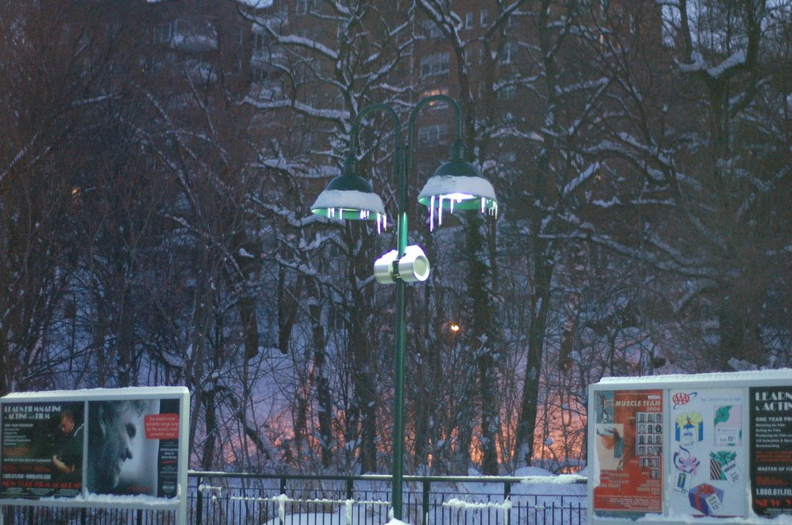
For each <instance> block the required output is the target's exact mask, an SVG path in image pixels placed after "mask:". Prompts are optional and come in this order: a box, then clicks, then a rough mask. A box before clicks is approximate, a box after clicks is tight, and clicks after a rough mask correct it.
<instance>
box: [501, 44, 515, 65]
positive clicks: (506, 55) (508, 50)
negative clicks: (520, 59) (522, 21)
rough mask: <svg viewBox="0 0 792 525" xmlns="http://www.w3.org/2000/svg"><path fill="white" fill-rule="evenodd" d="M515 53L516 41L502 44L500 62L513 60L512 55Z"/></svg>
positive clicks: (505, 62)
mask: <svg viewBox="0 0 792 525" xmlns="http://www.w3.org/2000/svg"><path fill="white" fill-rule="evenodd" d="M516 53H517V43H516V42H507V43H506V44H504V46H503V49H501V53H500V63H501V64H511V63H512V62H513V61H514V56H515V54H516Z"/></svg>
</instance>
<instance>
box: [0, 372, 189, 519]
mask: <svg viewBox="0 0 792 525" xmlns="http://www.w3.org/2000/svg"><path fill="white" fill-rule="evenodd" d="M163 401H164V402H165V404H166V406H168V407H169V408H168V409H167V410H166V412H167V413H164V412H159V407H160V406H161V405H162V402H163ZM106 402H110V403H111V404H107V403H106ZM114 402H115V404H114V405H113V404H112V403H114ZM117 402H127V403H117ZM129 402H132V403H134V405H135V406H136V407H140V408H138V409H137V417H138V418H139V422H140V423H141V424H142V425H141V428H140V430H135V431H137V432H140V433H141V438H139V439H138V440H137V443H139V444H138V445H137V446H138V447H143V446H145V447H148V449H149V450H152V451H156V452H152V453H149V454H148V456H146V457H151V456H153V458H151V459H149V460H147V461H150V462H151V461H153V462H154V465H155V467H156V468H155V469H154V470H156V471H157V472H156V473H155V474H152V475H151V476H152V478H153V479H154V480H155V481H154V483H152V485H153V487H147V488H151V490H153V491H156V492H159V491H162V490H163V489H162V487H161V486H160V485H158V484H159V483H166V489H167V493H168V494H173V495H172V496H168V497H157V496H156V495H111V494H98V493H93V492H89V490H88V480H87V478H88V477H89V474H88V471H89V468H88V467H89V466H91V467H92V468H94V470H95V469H96V467H95V466H94V465H92V464H91V465H89V462H97V463H98V460H97V459H96V451H91V453H89V440H90V437H89V436H88V434H89V432H90V431H91V428H90V425H89V423H90V424H93V425H96V424H97V423H96V421H98V419H94V420H92V421H91V422H89V419H91V418H97V417H98V415H99V414H101V413H102V410H103V408H104V407H107V406H128V405H129V404H130V403H129ZM80 404H82V407H83V408H82V410H81V412H80V414H79V415H80V417H79V421H78V424H80V423H81V424H83V425H85V426H84V427H83V429H82V432H83V436H82V437H81V438H80V440H81V441H82V458H81V468H80V473H79V474H77V476H80V481H79V487H78V488H77V490H78V491H79V493H78V494H75V495H74V496H72V497H70V496H63V495H60V494H57V495H56V496H55V497H41V498H38V497H37V496H36V495H35V494H34V495H25V496H23V497H13V496H7V495H6V490H5V489H4V488H2V487H0V507H2V506H5V505H9V506H49V507H79V508H124V509H145V510H165V511H171V510H175V511H176V518H177V523H179V524H183V525H186V523H187V490H188V476H187V470H188V462H189V451H188V439H189V412H190V394H189V391H188V389H187V388H186V387H129V388H118V389H104V388H99V389H84V390H57V391H48V392H20V393H12V394H8V395H6V396H4V397H2V398H0V467H2V466H3V465H4V464H5V463H4V462H6V461H7V460H8V459H10V458H7V457H4V451H5V450H6V446H5V445H6V443H7V441H6V438H8V440H9V441H8V443H9V450H11V449H12V448H14V447H13V445H16V439H15V438H16V437H18V436H15V438H12V436H11V435H10V434H11V432H14V433H15V434H16V433H17V432H18V433H20V434H23V435H22V437H19V441H20V442H24V443H27V444H28V445H29V444H30V443H31V442H32V441H33V440H31V439H28V438H27V436H25V435H24V434H25V429H17V428H14V424H13V423H11V422H10V418H11V417H18V418H20V419H24V418H29V419H30V418H34V417H37V418H39V419H41V420H46V422H47V426H48V427H52V425H53V424H57V419H58V418H59V417H60V416H59V414H58V413H57V412H56V411H57V410H58V409H59V407H61V406H66V407H67V408H68V407H77V408H78V410H79V407H80ZM147 407H148V408H147ZM174 408H175V409H176V411H175V412H174V411H173V410H172V409H174ZM155 409H156V411H155V412H151V413H149V412H144V411H146V410H149V411H151V410H155ZM33 410H35V411H40V412H41V414H40V415H30V414H16V413H15V412H16V411H19V412H25V411H33ZM108 417H109V416H108ZM149 418H151V419H149ZM144 419H145V422H144V421H143V420H144ZM30 420H31V421H34V420H32V419H30ZM102 421H104V420H102ZM31 425H32V423H26V424H22V423H20V424H19V425H18V426H20V427H23V426H27V427H30V426H31ZM102 425H103V424H101V423H100V424H99V426H102ZM4 429H5V430H7V432H8V434H9V435H8V436H4V435H3V430H4ZM77 430H79V429H77ZM131 432H133V433H134V431H131ZM144 433H145V434H144ZM176 433H178V435H177V436H176V437H175V439H174V435H175V434H176ZM153 442H156V443H154V444H152V443H153ZM161 442H164V443H167V450H165V449H166V447H165V446H164V445H161ZM174 442H175V444H176V448H175V449H174V447H173V444H174ZM140 443H145V444H140ZM40 455H43V453H42V454H40ZM163 455H166V457H167V461H165V460H163ZM174 455H176V457H175V458H174V457H173V456H174ZM92 456H93V457H92ZM130 459H131V458H130ZM35 461H36V462H39V463H43V460H41V459H36V460H35ZM8 463H9V464H10V462H8ZM122 463H123V460H122ZM166 463H167V464H168V466H167V467H164V466H163V465H165V464H166ZM53 464H54V459H53ZM174 464H175V465H174ZM39 468H40V469H43V465H42V467H39ZM174 468H175V472H174ZM165 469H167V472H165ZM141 470H142V469H141ZM53 472H54V470H53ZM6 476H7V477H10V476H11V474H6ZM17 476H19V477H23V476H22V475H19V474H17ZM24 477H35V476H27V475H25V476H24ZM95 477H96V476H94V478H95ZM50 478H51V476H50ZM173 480H175V487H174V486H172V483H173ZM0 481H2V471H0ZM115 482H116V483H117V482H118V480H117V479H116V480H115ZM26 483H29V482H27V481H26ZM94 483H95V482H94ZM44 484H45V485H46V482H44ZM45 485H42V487H43V488H42V490H52V487H55V486H62V485H55V484H51V485H50V486H45ZM67 486H68V485H67ZM75 486H76V485H75ZM95 486H97V487H98V486H99V485H96V484H95ZM19 490H22V489H19ZM31 490H32V489H31ZM43 493H45V492H43ZM2 519H3V518H2V513H0V525H2Z"/></svg>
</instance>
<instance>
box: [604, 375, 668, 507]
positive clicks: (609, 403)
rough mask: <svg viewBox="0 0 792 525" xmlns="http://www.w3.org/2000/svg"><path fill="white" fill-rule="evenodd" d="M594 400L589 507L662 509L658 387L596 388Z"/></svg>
mask: <svg viewBox="0 0 792 525" xmlns="http://www.w3.org/2000/svg"><path fill="white" fill-rule="evenodd" d="M596 396H597V399H596V400H595V405H594V406H595V418H596V422H595V429H594V431H595V438H594V439H595V443H594V454H595V456H596V461H597V464H598V466H599V482H598V484H597V485H596V486H595V487H594V492H593V494H594V501H593V504H594V512H595V513H596V514H598V515H601V516H624V517H631V518H635V517H640V516H642V515H644V514H647V513H652V514H655V513H660V512H662V511H663V484H662V480H663V470H662V469H663V460H662V458H663V431H664V429H663V424H664V423H663V391H662V390H601V391H597V392H596Z"/></svg>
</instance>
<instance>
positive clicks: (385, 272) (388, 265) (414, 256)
mask: <svg viewBox="0 0 792 525" xmlns="http://www.w3.org/2000/svg"><path fill="white" fill-rule="evenodd" d="M430 271H431V269H430V266H429V259H428V258H427V257H426V254H425V253H424V251H423V250H422V249H421V247H420V246H415V245H412V246H407V248H406V249H405V251H404V256H403V257H402V258H401V259H399V254H398V252H397V251H396V250H391V251H389V252H388V253H386V254H384V255H382V256H381V257H380V258H379V259H377V260H376V261H374V278H375V279H377V282H378V283H380V284H395V283H396V281H397V280H401V281H404V282H405V283H417V282H423V281H425V280H427V279H428V278H429V273H430Z"/></svg>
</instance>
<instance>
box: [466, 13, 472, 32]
mask: <svg viewBox="0 0 792 525" xmlns="http://www.w3.org/2000/svg"><path fill="white" fill-rule="evenodd" d="M465 29H473V13H467V14H466V15H465Z"/></svg>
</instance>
